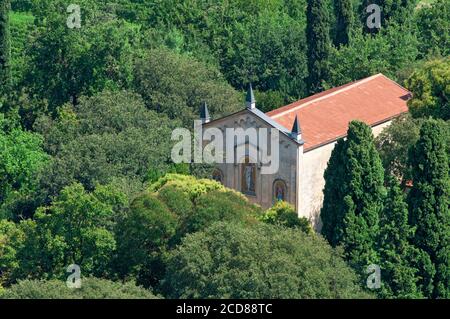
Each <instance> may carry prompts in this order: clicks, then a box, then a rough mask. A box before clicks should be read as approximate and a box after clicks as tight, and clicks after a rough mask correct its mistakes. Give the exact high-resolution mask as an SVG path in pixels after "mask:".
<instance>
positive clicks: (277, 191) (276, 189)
mask: <svg viewBox="0 0 450 319" xmlns="http://www.w3.org/2000/svg"><path fill="white" fill-rule="evenodd" d="M280 200H282V201H286V200H287V186H286V183H285V182H284V181H283V180H281V179H277V180H276V181H275V182H274V183H273V201H274V202H277V201H280Z"/></svg>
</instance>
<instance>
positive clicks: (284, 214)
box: [260, 201, 313, 234]
mask: <svg viewBox="0 0 450 319" xmlns="http://www.w3.org/2000/svg"><path fill="white" fill-rule="evenodd" d="M260 219H261V221H263V222H265V223H267V224H271V225H279V226H284V227H288V228H294V229H300V230H302V231H303V232H305V233H307V234H310V233H312V232H313V230H312V228H311V223H310V222H309V221H308V219H306V218H305V217H301V218H300V217H298V215H297V212H296V211H295V209H294V207H293V206H292V205H291V204H289V203H286V202H283V201H278V202H276V203H275V205H273V206H272V207H271V208H269V209H268V210H266V211H265V212H264V214H263V215H262V216H261V218H260Z"/></svg>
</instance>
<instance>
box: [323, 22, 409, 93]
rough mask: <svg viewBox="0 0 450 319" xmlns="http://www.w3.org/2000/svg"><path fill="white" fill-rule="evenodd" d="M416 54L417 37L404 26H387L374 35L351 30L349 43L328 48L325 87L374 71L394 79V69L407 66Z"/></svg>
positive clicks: (354, 79) (396, 72)
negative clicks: (327, 70) (352, 32)
mask: <svg viewBox="0 0 450 319" xmlns="http://www.w3.org/2000/svg"><path fill="white" fill-rule="evenodd" d="M417 55H418V50H417V37H416V35H415V33H414V32H412V30H411V28H409V27H407V26H398V25H394V26H390V27H389V28H386V29H382V30H381V31H380V32H378V33H377V34H376V35H370V34H362V33H359V32H355V33H354V34H353V36H352V38H351V39H350V42H349V45H347V46H340V47H339V48H336V47H333V48H331V50H330V56H329V78H328V79H326V83H325V87H326V88H331V87H335V86H339V85H344V84H347V83H349V82H352V81H356V80H360V79H362V78H365V77H368V76H372V75H374V74H376V73H383V74H384V75H386V76H388V77H389V78H391V79H394V80H397V79H398V73H399V72H400V71H402V70H403V69H405V68H408V67H410V66H411V64H412V63H413V62H414V61H415V60H416V58H417Z"/></svg>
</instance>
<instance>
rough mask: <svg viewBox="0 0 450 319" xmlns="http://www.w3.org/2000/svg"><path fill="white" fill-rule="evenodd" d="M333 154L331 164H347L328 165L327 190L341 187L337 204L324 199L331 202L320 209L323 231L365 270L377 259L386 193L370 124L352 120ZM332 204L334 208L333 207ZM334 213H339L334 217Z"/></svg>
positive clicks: (358, 269) (352, 262) (361, 270)
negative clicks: (380, 218) (381, 214)
mask: <svg viewBox="0 0 450 319" xmlns="http://www.w3.org/2000/svg"><path fill="white" fill-rule="evenodd" d="M341 143H342V142H341ZM341 152H342V154H339V153H341ZM333 157H334V158H333V160H332V161H330V164H334V165H336V164H340V163H343V166H344V167H343V168H342V169H341V171H338V172H336V173H330V171H331V170H333V169H338V168H337V167H335V166H332V165H330V166H328V169H327V170H328V172H327V173H326V174H325V178H326V179H325V189H327V188H329V189H328V190H327V191H325V192H324V194H325V196H326V197H327V196H330V191H331V190H332V189H335V188H336V187H338V185H339V187H341V188H342V190H341V191H340V192H339V193H338V194H335V195H332V198H333V199H334V200H336V201H337V202H336V203H337V204H335V205H333V204H331V203H330V199H328V198H325V199H324V202H328V203H329V204H327V205H324V207H323V208H322V211H321V216H322V215H323V216H324V217H325V218H324V219H323V222H324V232H325V233H324V234H325V236H326V237H327V238H331V239H332V240H331V241H330V243H332V244H334V245H339V244H341V245H343V247H344V251H345V257H346V258H347V260H348V261H349V263H350V265H351V266H353V267H354V268H355V269H357V271H358V272H359V273H360V274H363V273H364V270H365V267H367V266H368V265H370V264H372V263H376V262H377V260H378V255H377V252H376V247H375V244H376V234H377V233H378V230H379V225H378V222H379V215H380V213H381V211H382V208H383V201H384V196H385V195H386V194H385V193H386V190H385V188H384V170H383V166H382V164H381V160H380V156H379V154H378V152H377V150H376V148H375V143H374V138H373V135H372V130H371V129H370V127H369V126H367V125H366V124H364V123H362V122H359V121H352V122H351V123H350V124H349V129H348V132H347V140H346V141H345V142H343V144H342V145H339V148H338V149H337V150H336V152H335V154H333ZM342 170H343V171H342ZM341 172H342V173H343V174H342V175H341ZM327 184H329V185H327ZM333 208H334V211H331V210H330V209H333ZM331 214H335V215H336V216H335V217H334V218H332V217H330V216H331Z"/></svg>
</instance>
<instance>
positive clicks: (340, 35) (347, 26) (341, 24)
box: [334, 0, 354, 46]
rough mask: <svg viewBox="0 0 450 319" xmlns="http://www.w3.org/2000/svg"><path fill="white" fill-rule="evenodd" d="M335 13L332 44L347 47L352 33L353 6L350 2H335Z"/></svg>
mask: <svg viewBox="0 0 450 319" xmlns="http://www.w3.org/2000/svg"><path fill="white" fill-rule="evenodd" d="M335 12H336V35H335V39H334V44H335V45H336V46H339V45H347V44H348V42H349V39H350V34H351V32H352V28H353V23H354V21H353V20H354V16H353V5H352V1H351V0H337V1H335Z"/></svg>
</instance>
